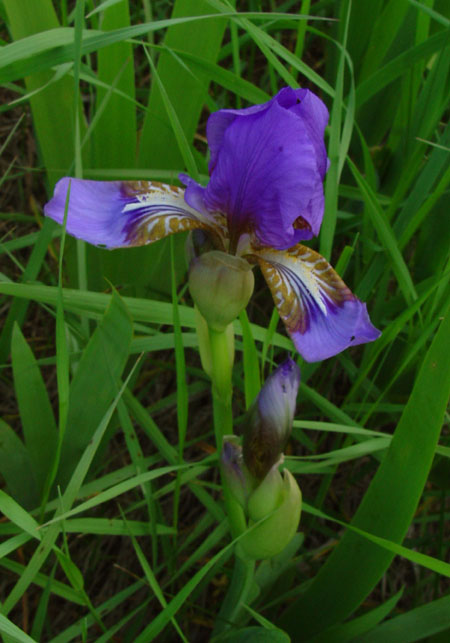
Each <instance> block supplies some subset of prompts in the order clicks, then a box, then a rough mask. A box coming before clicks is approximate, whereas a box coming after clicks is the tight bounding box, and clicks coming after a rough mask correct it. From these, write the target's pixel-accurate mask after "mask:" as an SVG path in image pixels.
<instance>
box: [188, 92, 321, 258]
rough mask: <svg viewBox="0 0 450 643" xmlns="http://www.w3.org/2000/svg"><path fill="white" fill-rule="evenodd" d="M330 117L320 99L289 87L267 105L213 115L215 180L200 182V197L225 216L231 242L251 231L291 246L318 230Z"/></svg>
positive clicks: (209, 128)
mask: <svg viewBox="0 0 450 643" xmlns="http://www.w3.org/2000/svg"><path fill="white" fill-rule="evenodd" d="M327 122H328V110H327V108H326V107H325V105H324V103H323V102H322V101H321V100H320V98H318V97H317V96H315V95H314V94H313V93H312V92H310V91H309V90H307V89H295V90H294V89H291V88H290V87H286V88H284V89H282V90H281V91H280V92H278V94H277V95H276V96H274V98H272V100H270V101H268V102H267V103H264V104H262V105H255V106H253V107H249V108H247V109H243V110H219V111H218V112H215V113H214V114H212V115H211V116H210V118H209V120H208V124H207V136H208V144H209V147H210V150H211V161H210V165H209V168H210V172H211V180H210V182H209V185H208V186H207V187H206V188H202V187H201V186H199V188H200V192H202V194H203V198H202V199H201V200H202V203H203V207H205V208H206V209H209V210H211V211H220V212H223V213H225V214H226V215H227V219H228V226H229V229H230V237H231V238H232V239H235V238H236V237H238V236H239V235H240V234H242V233H244V232H248V231H249V230H252V231H253V232H254V233H255V235H256V236H257V238H258V240H259V243H260V245H263V246H265V245H267V246H272V247H274V248H277V249H285V248H289V247H291V246H293V245H294V244H295V243H297V242H298V241H300V240H303V239H311V238H312V237H313V236H315V235H317V234H318V232H319V229H320V225H321V223H322V217H323V210H324V199H323V185H322V183H323V179H324V176H325V173H326V171H327V169H328V159H327V155H326V149H325V145H324V141H323V137H324V130H325V126H326V124H327ZM191 193H192V194H191ZM188 195H189V196H188ZM198 197H199V190H197V191H196V194H194V187H193V186H192V187H188V190H187V191H186V198H187V199H188V200H189V202H190V203H191V205H192V203H193V202H194V200H195V198H197V199H198Z"/></svg>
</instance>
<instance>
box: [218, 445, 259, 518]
mask: <svg viewBox="0 0 450 643" xmlns="http://www.w3.org/2000/svg"><path fill="white" fill-rule="evenodd" d="M220 463H221V465H222V474H223V477H224V481H225V484H226V485H227V486H228V489H229V490H230V492H231V494H232V495H233V497H234V499H235V500H237V501H238V502H239V504H240V505H241V506H242V508H245V507H246V505H247V498H248V496H249V493H250V491H251V487H252V483H251V481H250V477H249V475H248V472H247V471H246V469H245V465H244V460H243V458H242V447H241V446H239V444H238V443H237V442H236V441H235V440H233V438H232V437H231V436H230V437H228V438H227V439H225V440H224V443H223V447H222V451H221V454H220Z"/></svg>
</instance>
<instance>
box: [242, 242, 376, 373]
mask: <svg viewBox="0 0 450 643" xmlns="http://www.w3.org/2000/svg"><path fill="white" fill-rule="evenodd" d="M253 257H255V258H256V260H257V262H258V263H259V265H260V267H261V270H262V272H263V275H264V277H265V279H266V281H267V284H268V286H269V288H270V290H271V292H272V296H273V298H274V301H275V304H276V306H277V308H278V312H279V313H280V317H281V319H282V320H283V322H284V323H285V325H286V329H287V331H288V332H289V334H290V336H291V338H292V341H293V342H294V344H295V347H296V349H297V350H298V352H299V353H300V354H301V355H302V356H303V357H304V359H305V360H307V361H308V362H316V361H319V360H322V359H327V358H328V357H332V356H333V355H336V354H337V353H340V352H341V351H343V350H344V349H346V348H348V347H349V346H356V345H357V344H363V343H365V342H371V341H373V340H375V339H377V337H379V335H380V332H379V331H378V330H377V329H376V328H375V327H374V326H373V325H372V323H371V321H370V319H369V315H368V313H367V308H366V305H365V304H363V303H362V302H361V301H360V300H359V299H358V298H357V297H356V296H355V295H354V294H353V293H352V292H351V291H350V289H349V288H348V287H347V286H346V285H345V283H344V282H343V281H342V279H341V278H340V277H339V275H338V274H337V273H336V272H335V271H334V270H333V268H332V267H331V266H330V264H329V263H328V262H327V261H326V260H325V259H324V258H323V257H322V256H321V255H319V254H318V253H317V252H314V250H311V249H310V248H307V247H305V246H302V245H297V246H295V247H294V248H290V249H289V251H285V252H280V251H277V250H261V251H256V252H254V254H253Z"/></svg>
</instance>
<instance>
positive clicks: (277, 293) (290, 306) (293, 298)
mask: <svg viewBox="0 0 450 643" xmlns="http://www.w3.org/2000/svg"><path fill="white" fill-rule="evenodd" d="M258 262H259V264H260V267H261V270H262V273H263V275H264V277H265V279H266V281H267V284H268V286H269V288H270V292H271V293H272V297H273V299H274V302H275V305H276V307H277V309H278V312H279V314H280V317H281V319H282V320H283V322H284V323H285V325H286V327H287V329H288V330H289V331H290V332H294V331H300V332H301V333H304V332H306V330H307V328H308V319H307V316H306V311H305V308H304V305H303V302H302V301H301V299H300V298H299V297H298V296H297V293H296V291H295V290H294V288H293V287H292V285H291V284H290V283H289V280H288V279H287V277H286V276H285V275H284V274H283V273H282V272H280V270H278V269H277V268H276V267H275V266H274V265H273V264H272V263H269V262H268V261H265V260H264V259H262V258H258Z"/></svg>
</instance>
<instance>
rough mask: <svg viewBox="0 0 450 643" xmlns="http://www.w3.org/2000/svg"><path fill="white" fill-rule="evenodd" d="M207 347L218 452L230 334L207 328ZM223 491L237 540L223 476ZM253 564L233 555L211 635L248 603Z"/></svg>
mask: <svg viewBox="0 0 450 643" xmlns="http://www.w3.org/2000/svg"><path fill="white" fill-rule="evenodd" d="M208 333H209V348H210V356H211V379H212V397H213V414H214V432H215V436H216V445H217V453H218V454H220V452H221V450H222V443H223V437H224V435H230V434H232V433H233V413H232V407H231V399H232V381H231V375H232V369H233V357H234V346H233V343H232V341H231V342H230V335H229V334H228V336H227V333H226V331H225V332H218V331H215V330H213V329H212V328H210V327H209V329H208ZM222 488H223V495H224V501H225V507H226V512H227V516H228V520H229V524H230V532H231V536H232V538H236V537H237V536H239V535H240V534H242V533H243V532H244V531H245V530H246V526H247V524H246V519H245V514H244V510H243V508H242V507H241V505H240V504H239V502H238V501H237V500H236V499H235V498H234V496H233V494H232V493H231V491H230V489H229V488H228V485H227V483H226V481H225V479H224V477H223V476H222ZM254 569H255V562H254V561H253V560H246V559H244V558H242V557H241V556H240V555H239V552H238V550H236V552H235V563H234V568H233V575H232V578H231V583H230V586H229V588H228V591H227V594H226V596H225V599H224V602H223V604H222V608H221V610H220V614H219V616H218V619H217V622H216V625H215V628H214V632H213V635H217V634H219V633H220V632H223V631H224V630H226V629H228V627H229V625H230V623H232V622H233V621H235V620H236V618H237V617H238V616H239V613H240V611H241V609H242V603H244V602H245V601H246V600H247V596H248V594H249V591H250V588H251V587H252V583H253V574H254Z"/></svg>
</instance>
